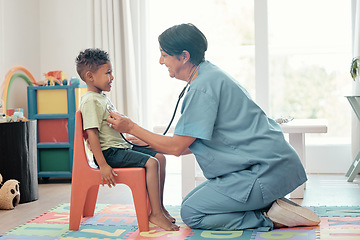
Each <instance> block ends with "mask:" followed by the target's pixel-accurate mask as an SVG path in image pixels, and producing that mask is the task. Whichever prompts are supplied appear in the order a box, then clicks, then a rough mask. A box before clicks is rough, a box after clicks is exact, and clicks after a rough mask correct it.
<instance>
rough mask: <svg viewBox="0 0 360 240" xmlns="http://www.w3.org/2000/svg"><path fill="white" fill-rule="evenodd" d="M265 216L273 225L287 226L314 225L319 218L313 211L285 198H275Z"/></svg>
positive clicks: (318, 221) (317, 222)
mask: <svg viewBox="0 0 360 240" xmlns="http://www.w3.org/2000/svg"><path fill="white" fill-rule="evenodd" d="M265 216H267V217H268V218H270V219H271V221H273V222H274V223H275V225H276V224H278V225H279V224H280V225H285V226H287V227H295V226H316V225H318V224H319V223H320V218H319V217H318V216H317V215H316V214H315V213H314V212H313V211H311V210H309V209H307V208H304V207H302V206H300V205H298V204H296V203H294V202H292V201H290V200H288V199H286V198H280V199H277V200H276V201H275V202H274V203H273V205H272V206H271V208H270V209H269V211H268V212H267V213H266V215H265Z"/></svg>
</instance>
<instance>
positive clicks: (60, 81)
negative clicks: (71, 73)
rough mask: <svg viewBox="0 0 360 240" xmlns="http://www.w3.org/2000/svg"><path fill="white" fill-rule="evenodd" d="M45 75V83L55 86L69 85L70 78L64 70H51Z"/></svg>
mask: <svg viewBox="0 0 360 240" xmlns="http://www.w3.org/2000/svg"><path fill="white" fill-rule="evenodd" d="M44 76H45V83H46V84H45V85H49V86H55V85H67V83H68V80H67V77H66V74H65V73H64V72H63V71H50V72H47V73H44Z"/></svg>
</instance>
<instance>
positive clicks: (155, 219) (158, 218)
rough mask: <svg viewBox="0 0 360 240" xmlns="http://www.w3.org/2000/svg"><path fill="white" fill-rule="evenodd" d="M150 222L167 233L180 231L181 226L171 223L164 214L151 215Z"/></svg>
mask: <svg viewBox="0 0 360 240" xmlns="http://www.w3.org/2000/svg"><path fill="white" fill-rule="evenodd" d="M149 220H150V222H151V223H153V224H155V225H157V226H158V227H160V228H162V229H164V230H166V231H179V226H177V225H175V224H173V223H172V222H170V220H169V219H167V217H165V216H164V215H163V214H159V215H156V214H153V213H151V214H150V216H149Z"/></svg>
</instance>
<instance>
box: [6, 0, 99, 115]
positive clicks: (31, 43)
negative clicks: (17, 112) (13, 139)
mask: <svg viewBox="0 0 360 240" xmlns="http://www.w3.org/2000/svg"><path fill="white" fill-rule="evenodd" d="M0 1H1V2H0V33H1V35H0V86H1V87H2V88H1V93H2V91H3V85H4V80H5V77H6V74H7V72H8V71H9V70H10V69H11V68H12V67H14V66H19V65H20V66H23V67H25V68H27V69H28V70H29V71H30V72H31V73H32V74H33V75H34V77H35V78H36V80H43V79H44V77H43V75H42V74H43V73H45V72H48V71H54V70H62V71H64V72H65V73H66V75H67V77H68V78H71V77H72V76H77V73H76V70H75V58H76V56H77V54H78V53H79V51H80V50H83V49H85V48H87V47H91V46H92V42H93V37H92V36H93V34H92V28H91V25H92V21H91V19H92V9H91V6H92V5H91V4H92V1H87V0H76V1H72V0H0ZM26 87H27V84H26V83H25V81H23V80H22V79H19V80H15V81H14V82H13V84H12V86H11V89H10V91H9V94H10V95H9V100H8V106H9V107H10V108H15V107H16V108H17V107H21V108H24V113H25V116H27V93H26Z"/></svg>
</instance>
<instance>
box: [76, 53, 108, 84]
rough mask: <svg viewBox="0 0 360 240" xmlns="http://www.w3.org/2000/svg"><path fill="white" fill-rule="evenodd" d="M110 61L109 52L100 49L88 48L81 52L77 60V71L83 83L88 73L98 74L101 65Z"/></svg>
mask: <svg viewBox="0 0 360 240" xmlns="http://www.w3.org/2000/svg"><path fill="white" fill-rule="evenodd" d="M108 61H110V58H109V55H108V53H107V52H105V51H103V50H101V49H98V48H88V49H85V50H84V51H82V52H80V53H79V55H78V56H77V58H76V71H77V73H78V74H79V76H80V77H81V79H82V80H83V81H85V80H86V78H85V74H86V72H88V71H90V72H96V71H97V70H98V69H99V67H100V66H101V65H104V64H106V63H107V62H108Z"/></svg>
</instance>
